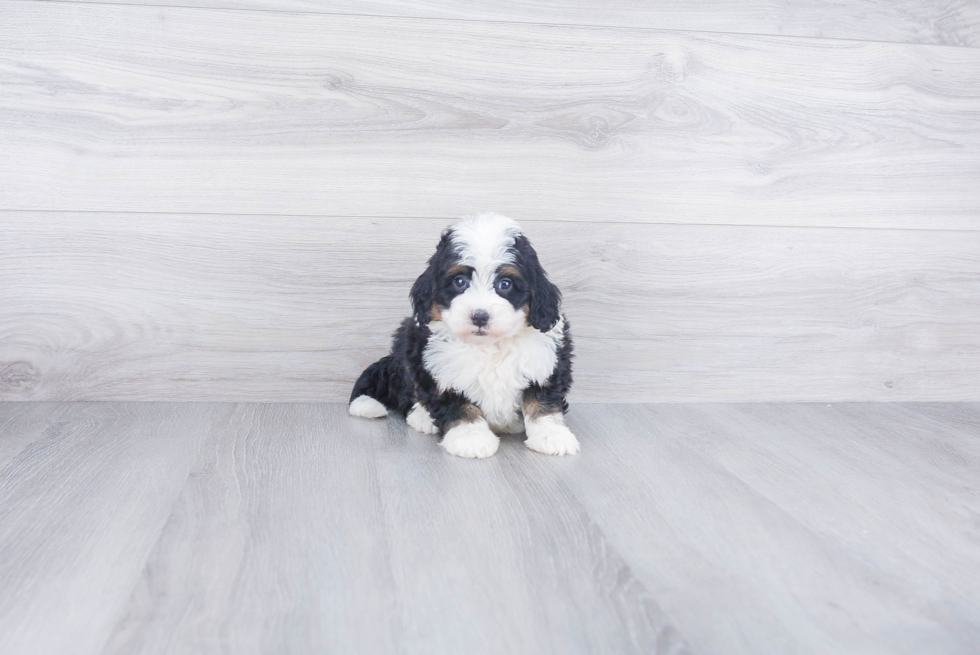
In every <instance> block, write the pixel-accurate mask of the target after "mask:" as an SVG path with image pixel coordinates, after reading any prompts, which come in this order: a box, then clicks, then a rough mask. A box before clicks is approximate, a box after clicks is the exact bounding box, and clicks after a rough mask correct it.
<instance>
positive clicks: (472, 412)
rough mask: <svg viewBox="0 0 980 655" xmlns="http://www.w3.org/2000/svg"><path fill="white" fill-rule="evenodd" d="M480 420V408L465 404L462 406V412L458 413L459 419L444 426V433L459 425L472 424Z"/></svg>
mask: <svg viewBox="0 0 980 655" xmlns="http://www.w3.org/2000/svg"><path fill="white" fill-rule="evenodd" d="M481 418H483V412H481V411H480V408H479V407H477V406H476V405H474V404H473V403H466V404H465V405H463V410H462V411H461V412H460V416H459V418H458V419H457V420H455V421H453V422H452V423H450V424H449V425H447V426H446V432H449V431H450V430H452V429H453V428H454V427H456V426H457V425H460V424H461V423H473V422H475V421H476V420H477V419H481Z"/></svg>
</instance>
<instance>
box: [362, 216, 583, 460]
mask: <svg viewBox="0 0 980 655" xmlns="http://www.w3.org/2000/svg"><path fill="white" fill-rule="evenodd" d="M411 299H412V309H413V311H414V315H413V316H412V317H410V318H407V319H405V320H404V321H403V322H402V324H401V326H400V327H399V328H398V330H396V331H395V335H394V343H393V344H392V347H391V354H389V355H387V356H386V357H382V358H381V359H380V360H378V361H377V362H375V363H374V364H371V366H369V367H368V368H367V369H366V370H365V371H364V372H363V373H361V377H359V378H358V379H357V382H356V383H355V384H354V390H353V392H352V393H351V397H350V406H349V411H350V414H351V415H352V416H362V417H366V418H381V417H383V416H385V415H386V414H387V410H389V409H391V410H394V411H396V412H398V413H400V414H401V415H402V416H405V417H406V418H407V420H408V424H409V425H411V426H412V427H413V428H415V429H416V430H418V431H419V432H424V433H427V434H441V435H442V441H441V442H440V445H441V446H442V447H443V448H445V449H446V450H447V451H448V452H450V453H452V454H453V455H457V456H459V457H490V456H491V455H493V454H494V453H495V452H497V446H498V444H499V439H498V437H497V435H496V434H494V433H498V434H515V433H519V432H521V431H524V432H526V433H527V441H526V442H525V443H526V445H527V447H528V448H530V449H532V450H536V451H537V452H539V453H545V454H547V455H571V454H574V453H577V452H578V451H579V443H578V440H577V439H576V438H575V436H574V435H573V434H572V433H571V431H570V430H569V429H568V428H567V427H565V421H564V415H565V412H566V411H567V410H568V404H567V403H566V402H565V396H566V394H567V393H568V389H569V387H570V386H571V384H572V338H571V335H570V333H569V330H568V321H567V320H565V317H564V316H562V314H561V293H560V292H559V291H558V288H557V287H555V285H553V284H552V283H551V282H549V281H548V276H547V275H546V274H545V272H544V269H542V268H541V264H540V263H538V256H537V254H536V253H535V252H534V248H532V247H531V244H530V242H529V241H528V240H527V237H525V236H524V235H523V234H522V233H521V229H520V228H519V227H518V226H517V223H515V222H514V221H512V220H511V219H509V218H507V217H506V216H501V215H500V214H494V213H482V214H477V215H475V216H470V217H467V218H464V219H463V220H461V221H460V222H458V223H456V224H455V225H453V226H451V227H449V228H448V229H447V230H446V231H445V232H443V234H442V238H441V240H440V241H439V245H438V246H437V247H436V252H435V254H434V255H433V256H432V258H431V259H430V260H429V266H428V268H427V269H426V270H425V272H424V273H422V275H420V276H419V278H418V280H416V281H415V284H414V285H413V286H412V291H411Z"/></svg>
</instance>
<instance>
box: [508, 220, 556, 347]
mask: <svg viewBox="0 0 980 655" xmlns="http://www.w3.org/2000/svg"><path fill="white" fill-rule="evenodd" d="M514 250H516V251H517V258H518V268H520V269H521V273H522V274H523V275H524V279H525V280H526V281H527V284H528V288H529V290H530V292H531V299H530V300H529V301H528V307H527V322H528V323H529V324H530V326H531V327H533V328H535V329H537V330H541V331H542V332H547V331H548V330H550V329H551V328H553V327H555V324H556V323H557V322H558V319H559V318H560V317H561V291H559V290H558V287H556V286H555V285H553V284H552V283H551V281H550V280H548V274H547V273H545V272H544V269H543V268H541V263H540V262H539V261H538V254H537V253H536V252H534V248H532V247H531V242H530V241H528V240H527V237H525V236H524V235H523V234H521V235H518V236H517V237H516V238H515V239H514Z"/></svg>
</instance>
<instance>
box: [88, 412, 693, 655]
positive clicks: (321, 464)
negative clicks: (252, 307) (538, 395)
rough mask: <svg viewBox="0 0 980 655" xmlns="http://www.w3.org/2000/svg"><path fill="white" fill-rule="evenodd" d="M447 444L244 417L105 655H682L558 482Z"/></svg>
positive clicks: (321, 417)
mask: <svg viewBox="0 0 980 655" xmlns="http://www.w3.org/2000/svg"><path fill="white" fill-rule="evenodd" d="M436 442H437V440H436V439H435V438H434V437H432V436H429V435H422V434H418V433H416V432H414V431H413V430H411V429H409V428H408V427H407V426H406V425H405V423H404V422H402V421H391V422H381V421H378V422H371V421H364V420H352V419H350V418H349V417H348V416H347V413H346V408H345V406H344V405H277V404H266V405H257V406H256V405H251V406H245V407H242V408H240V410H239V411H238V412H237V413H236V424H235V426H234V427H233V429H231V430H228V431H227V432H225V433H224V434H223V435H222V437H221V438H220V439H219V440H215V441H214V442H213V446H211V447H209V448H208V449H207V450H206V452H205V456H204V457H203V458H202V459H201V460H200V461H199V462H198V464H197V465H196V466H195V467H194V470H193V472H192V475H191V477H190V479H189V481H188V484H187V486H186V487H185V489H184V492H183V494H182V495H181V499H180V501H179V502H178V503H177V505H176V507H175V510H174V513H173V515H172V516H171V519H170V521H169V522H168V524H167V526H166V527H165V528H164V531H163V534H162V536H161V538H160V540H159V542H158V543H157V546H156V549H155V550H154V552H153V554H152V555H151V557H150V559H149V561H148V562H147V566H146V569H145V573H144V576H143V578H142V580H141V581H140V584H139V586H138V587H137V590H136V592H135V593H134V595H133V598H132V600H131V603H130V607H129V612H128V614H127V616H126V618H125V619H124V620H123V621H122V622H120V623H119V625H118V627H117V629H116V632H115V634H114V635H113V638H112V639H111V640H110V641H109V643H108V646H107V648H106V650H105V651H104V652H105V653H161V652H169V653H210V652H216V651H223V652H233V653H273V652H291V653H301V652H302V653H307V652H309V653H314V652H338V653H340V652H364V653H368V652H369V653H390V652H401V653H474V654H479V653H503V652H507V653H595V652H599V651H602V650H610V651H613V652H621V653H682V652H685V650H684V647H683V644H682V643H681V641H680V638H679V637H678V635H677V634H676V632H675V631H673V628H672V627H671V626H670V625H669V623H668V622H667V621H666V619H665V618H664V616H663V614H662V613H661V612H660V611H659V609H658V608H657V606H656V603H655V602H654V601H653V599H652V598H650V596H649V594H648V593H647V592H646V590H645V589H643V587H642V585H639V584H637V582H636V581H635V580H634V579H633V578H632V576H631V575H630V572H629V568H628V567H627V566H626V565H625V564H624V562H623V561H622V559H621V558H620V557H619V556H618V554H617V553H616V552H615V550H614V549H611V548H610V547H609V545H608V544H607V543H605V541H604V540H603V538H602V535H601V533H600V532H599V531H597V530H596V529H595V525H594V524H593V523H592V521H591V519H590V518H589V517H588V515H586V514H585V513H584V512H583V511H582V510H581V507H580V506H579V505H577V504H576V503H575V501H574V500H573V499H570V498H569V496H568V492H567V489H565V488H564V487H562V486H561V485H559V484H557V483H556V482H555V479H554V477H555V476H554V475H551V476H548V475H543V476H535V475H530V474H528V473H527V472H525V471H523V470H522V469H523V468H524V463H523V461H522V460H521V458H517V459H514V458H509V459H508V460H505V459H503V458H501V459H499V460H494V461H492V462H489V463H483V462H472V461H464V460H461V459H457V458H453V457H451V456H448V455H447V454H446V453H444V452H443V451H442V450H441V449H439V448H438V446H437V445H436ZM510 446H511V447H510V449H511V450H515V451H517V450H519V449H520V450H523V447H522V446H521V445H520V444H519V443H517V442H516V441H514V442H513V443H512V444H510Z"/></svg>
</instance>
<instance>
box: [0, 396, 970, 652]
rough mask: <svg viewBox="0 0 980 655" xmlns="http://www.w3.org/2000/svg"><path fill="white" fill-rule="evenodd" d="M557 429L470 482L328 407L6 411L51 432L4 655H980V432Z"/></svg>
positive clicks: (699, 409) (826, 408)
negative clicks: (536, 449) (561, 446)
mask: <svg viewBox="0 0 980 655" xmlns="http://www.w3.org/2000/svg"><path fill="white" fill-rule="evenodd" d="M569 425H570V426H571V427H572V429H573V430H574V431H575V432H576V434H577V435H578V436H579V438H580V440H581V441H582V445H583V451H582V453H581V454H580V455H577V456H575V457H566V458H554V457H547V456H542V455H539V454H537V453H533V452H531V451H529V450H528V449H526V448H525V447H524V446H523V444H522V443H521V439H522V437H521V436H520V435H513V436H508V437H505V438H504V439H503V440H502V442H501V447H500V450H499V452H498V454H497V455H496V456H495V457H494V458H492V459H489V460H483V461H473V460H462V459H459V458H454V457H452V456H450V455H448V454H447V453H445V452H444V451H443V450H442V449H440V448H439V447H438V446H437V443H436V442H437V440H436V438H435V437H432V436H429V435H421V434H418V433H416V432H414V431H413V430H411V429H410V428H408V427H407V426H406V425H405V423H404V421H402V420H399V419H394V418H391V419H387V420H380V421H372V420H365V419H351V418H350V417H348V416H347V415H346V412H345V407H344V405H343V404H340V403H338V404H274V403H264V404H242V405H225V404H207V403H130V404H127V403H99V404H91V403H84V404H80V403H0V428H2V431H0V445H2V444H4V443H5V442H6V441H7V440H13V441H15V442H18V441H21V442H22V441H24V440H25V439H27V438H28V435H30V434H36V433H38V431H39V430H40V431H42V432H45V436H44V437H42V438H41V439H37V440H34V441H33V443H32V445H31V446H30V447H29V448H28V449H26V450H22V451H21V452H20V454H19V455H17V456H16V457H15V458H14V459H12V460H9V461H8V462H7V463H6V464H4V465H2V467H0V649H2V652H3V653H4V654H5V655H7V654H8V653H9V654H11V655H22V654H23V655H27V654H30V655H33V654H35V653H45V655H48V654H50V655H61V654H62V653H64V654H66V655H67V654H68V653H70V654H71V655H89V654H92V655H95V654H97V653H99V654H101V653H106V654H109V653H127V654H128V653H141V654H156V653H182V654H184V653H187V654H193V653H215V652H228V653H242V654H244V655H248V654H250V653H280V652H289V653H323V652H344V653H348V652H351V653H353V652H358V653H360V652H371V653H427V654H433V655H441V654H443V653H461V652H465V653H474V654H482V653H502V652H507V653H556V654H557V653H561V654H568V655H574V654H578V653H597V652H616V653H674V654H679V653H687V652H696V653H703V654H705V655H712V654H716V653H717V654H718V655H722V654H724V655H738V654H742V653H744V654H746V655H756V654H757V653H799V654H801V655H806V654H810V653H813V654H818V653H820V654H822V653H859V652H861V653H909V654H919V653H924V652H928V653H930V654H936V655H947V654H958V653H974V652H975V651H976V644H977V643H978V641H980V600H978V598H977V595H976V593H975V590H976V589H977V587H978V586H980V541H978V539H977V524H976V517H977V516H978V515H980V475H978V473H980V441H978V436H980V405H977V404H878V405H876V404H853V405H848V404H844V405H839V404H834V405H826V404H820V405H806V404H750V405H732V404H696V405H688V404H674V405H669V404H655V405H642V406H641V405H589V404H578V405H574V406H573V408H572V413H571V414H570V416H569ZM46 426H47V427H46ZM50 426H55V427H54V428H53V429H50Z"/></svg>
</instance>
